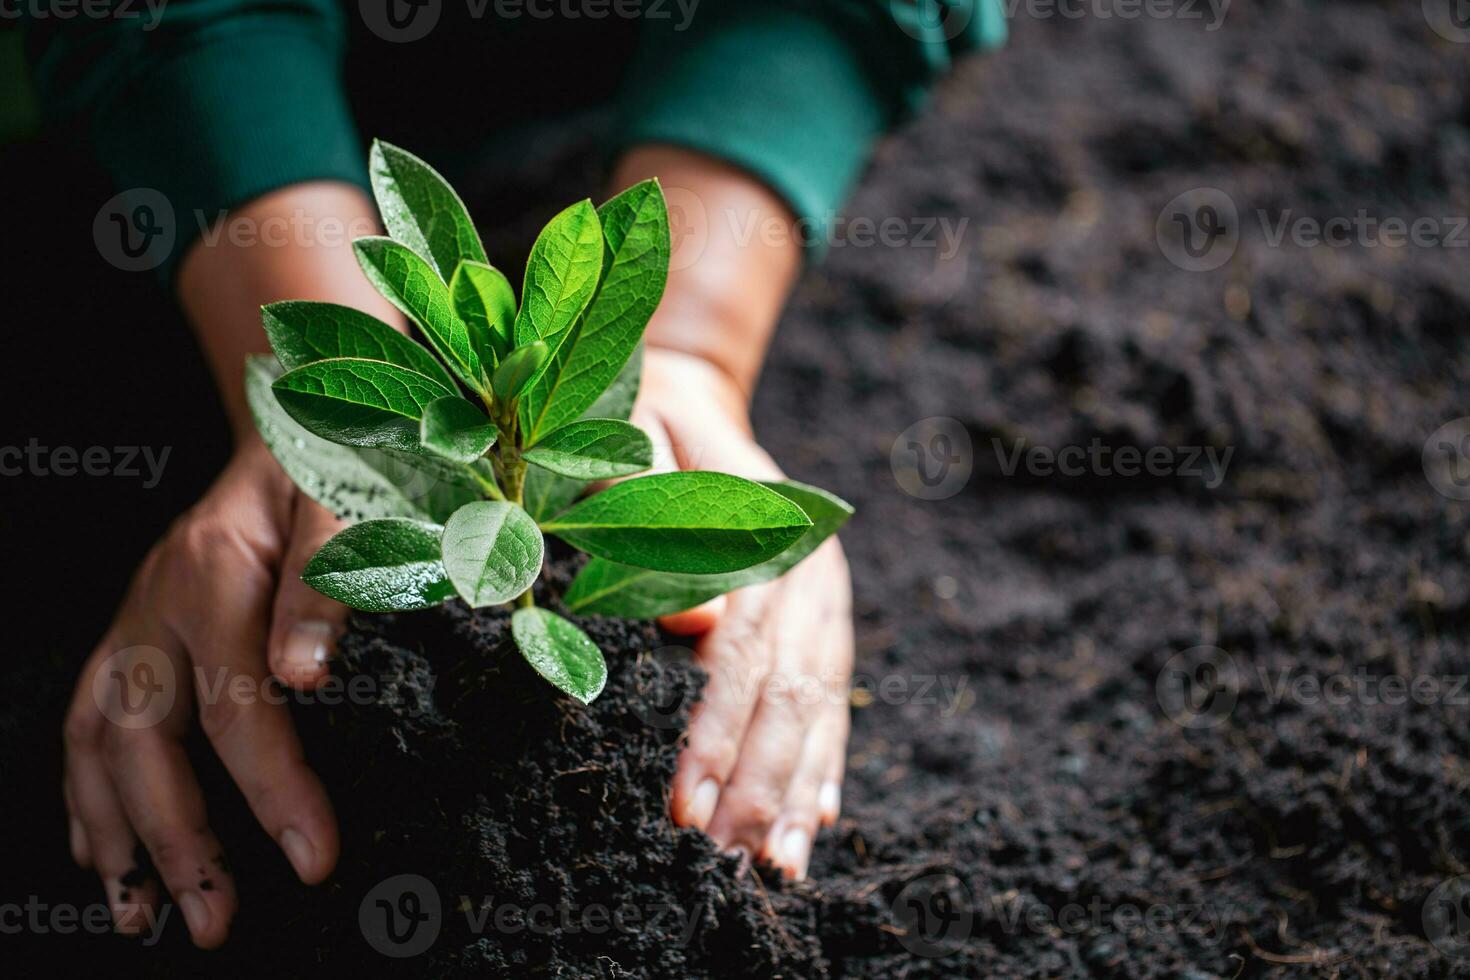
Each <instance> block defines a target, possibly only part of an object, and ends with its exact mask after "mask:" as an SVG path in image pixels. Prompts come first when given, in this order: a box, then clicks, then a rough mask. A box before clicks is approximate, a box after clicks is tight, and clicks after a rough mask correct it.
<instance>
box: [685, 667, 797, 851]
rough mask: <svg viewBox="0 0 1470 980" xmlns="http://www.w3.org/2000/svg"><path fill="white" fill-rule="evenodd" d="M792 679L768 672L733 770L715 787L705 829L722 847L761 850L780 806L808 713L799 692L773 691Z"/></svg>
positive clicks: (788, 783)
mask: <svg viewBox="0 0 1470 980" xmlns="http://www.w3.org/2000/svg"><path fill="white" fill-rule="evenodd" d="M778 655H779V654H778ZM794 680H795V677H792V676H789V674H786V673H782V671H773V673H772V674H770V677H769V679H767V686H766V691H764V693H763V695H761V699H760V704H759V705H757V708H756V717H754V718H753V720H751V724H750V730H748V732H747V733H745V739H744V741H742V742H741V746H739V761H738V763H736V764H735V771H734V773H732V774H731V777H729V782H728V783H726V785H725V789H723V792H720V799H719V807H717V808H716V810H714V817H711V818H710V827H709V833H710V836H711V837H714V840H716V842H719V843H720V845H722V846H725V848H729V849H739V851H744V852H747V854H751V855H760V854H764V852H766V842H767V839H769V836H770V832H772V827H773V826H775V824H776V821H778V820H779V818H781V815H782V811H784V808H785V805H786V795H788V790H789V788H791V779H792V776H794V774H795V770H797V764H798V761H800V757H801V746H803V745H804V743H806V736H807V730H808V729H810V727H811V723H813V714H814V708H813V705H808V704H804V698H798V696H795V695H794V693H792V691H789V689H788V691H778V688H779V686H785V685H789V683H792V682H794ZM794 748H795V751H792V749H794ZM808 842H810V835H808Z"/></svg>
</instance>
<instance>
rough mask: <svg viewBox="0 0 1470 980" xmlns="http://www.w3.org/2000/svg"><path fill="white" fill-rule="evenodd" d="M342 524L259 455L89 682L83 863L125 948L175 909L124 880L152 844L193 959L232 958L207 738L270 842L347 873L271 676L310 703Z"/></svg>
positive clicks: (181, 533)
mask: <svg viewBox="0 0 1470 980" xmlns="http://www.w3.org/2000/svg"><path fill="white" fill-rule="evenodd" d="M339 527H340V524H339V523H338V522H337V520H336V519H335V518H334V517H333V516H332V515H331V514H330V513H328V512H327V511H326V510H324V509H323V508H322V507H320V506H319V505H318V504H316V503H314V502H313V501H311V500H310V499H308V498H307V497H305V496H303V495H302V494H301V493H300V492H299V491H297V490H296V489H295V488H294V487H293V486H292V485H291V483H290V480H289V479H288V478H287V477H286V475H285V473H284V472H282V471H281V469H280V467H279V466H278V465H277V464H276V461H275V460H274V459H272V458H271V456H270V453H269V452H268V451H267V450H266V449H265V447H264V446H263V445H262V444H261V443H260V442H259V440H251V441H247V442H246V443H245V448H242V449H241V450H240V451H238V452H237V453H236V455H235V457H234V459H233V460H232V461H231V462H230V464H229V466H228V467H226V469H225V471H224V472H223V473H222V474H221V475H220V477H219V479H218V480H217V481H216V482H215V484H214V485H213V486H212V487H211V488H210V490H209V492H208V493H206V494H205V496H204V498H203V499H202V500H200V501H199V503H198V504H196V505H195V506H194V508H193V509H192V510H190V511H189V512H188V513H187V514H185V515H184V516H183V517H181V518H179V520H178V521H176V522H175V523H174V525H173V527H172V528H170V530H169V532H168V533H167V534H166V535H164V537H163V539H162V540H161V541H159V542H158V543H157V544H156V545H155V546H154V547H153V550H152V551H151V552H149V554H148V557H147V558H146V559H144V561H143V564H142V566H141V567H140V568H139V569H138V572H137V575H136V576H135V577H134V579H133V582H132V585H131V587H130V589H129V591H128V594H127V598H126V599H124V601H123V604H122V608H121V609H120V610H119V611H118V613H117V617H116V619H115V620H114V622H113V624H112V627H111V628H110V629H109V630H108V631H107V634H106V636H104V637H103V639H102V642H101V643H100V644H98V646H97V649H96V650H95V651H94V652H93V653H92V655H91V657H90V658H89V659H88V660H87V662H86V665H85V666H84V667H83V669H82V674H81V678H80V680H79V681H78V682H77V688H76V692H75V694H74V696H73V698H72V702H71V707H70V710H69V711H68V714H67V718H66V727H65V740H66V771H65V778H64V784H65V793H66V807H67V812H68V814H69V816H70V818H71V828H70V829H71V850H72V854H73V856H74V857H75V858H76V860H77V862H78V863H79V864H81V865H82V866H83V867H90V868H95V869H96V871H97V873H98V875H100V876H101V878H102V883H103V885H104V887H105V888H106V891H107V899H108V902H109V904H110V906H111V908H112V911H113V918H114V922H115V925H116V928H117V929H118V931H120V932H125V933H136V932H141V931H147V930H150V929H151V928H152V925H153V923H154V922H156V921H157V915H158V913H157V908H158V904H159V902H160V901H161V900H163V898H164V896H163V895H162V894H161V893H160V891H159V889H158V884H157V882H153V881H147V882H143V883H141V884H140V883H137V882H136V880H135V879H134V878H129V883H127V884H124V882H123V878H124V877H125V876H128V872H129V871H131V870H133V869H134V868H136V867H137V864H138V862H137V860H136V859H135V857H134V853H135V849H136V847H137V846H138V844H139V843H140V842H141V844H142V846H143V847H144V848H146V849H147V851H148V854H149V856H150V857H151V858H152V861H153V864H154V866H155V867H156V868H157V869H158V873H159V876H160V877H161V878H162V884H163V887H164V888H166V889H167V891H168V894H169V895H170V896H172V898H173V900H174V902H176V903H177V905H178V907H179V909H180V910H181V911H182V912H183V916H184V919H185V920H186V922H187V923H188V927H189V932H190V934H191V935H192V937H193V939H194V942H195V943H196V944H197V945H199V946H203V947H206V948H209V947H214V946H218V945H219V944H220V943H222V942H223V941H224V939H225V937H226V935H227V934H228V932H229V926H230V919H231V917H232V916H233V915H234V913H235V904H236V899H235V885H234V880H233V878H232V876H231V874H230V872H229V870H228V869H229V864H228V862H227V861H226V859H225V857H224V854H225V849H224V848H223V847H222V846H221V844H220V842H219V840H218V839H216V837H215V835H214V833H213V831H212V830H211V829H210V826H209V818H208V815H207V814H206V813H205V806H204V799H203V796H202V795H201V793H200V789H199V784H198V782H197V781H196V779H195V777H194V773H193V772H192V771H191V769H190V767H189V763H188V759H187V757H186V755H185V752H184V747H183V745H182V739H183V738H184V736H185V735H186V734H187V733H188V731H189V729H190V725H191V721H192V718H193V716H194V714H195V708H196V707H197V710H198V718H199V724H200V727H201V728H202V729H203V731H204V734H205V735H206V736H207V737H208V738H209V740H210V742H211V743H212V745H213V747H214V750H215V751H216V752H217V753H218V754H219V757H220V759H221V760H223V762H224V764H225V766H226V767H227V768H228V770H229V772H230V775H231V776H232V777H233V778H234V780H235V782H236V783H237V784H238V785H239V787H240V790H241V791H242V792H243V793H244V795H245V798H246V800H247V801H249V804H250V808H251V809H252V810H253V811H254V813H255V816H256V818H257V819H258V820H259V821H260V823H261V825H262V826H263V827H264V828H265V830H266V832H267V833H269V834H270V835H271V837H272V838H274V839H275V840H276V842H277V843H278V844H279V845H280V847H281V850H282V851H284V852H285V854H286V857H287V858H288V859H289V860H290V862H291V865H292V867H294V868H295V870H296V873H297V874H298V875H299V876H300V877H301V880H302V881H304V882H307V883H308V884H314V883H316V882H319V881H321V880H322V879H323V878H325V877H326V876H327V875H328V874H329V873H330V872H331V870H332V867H333V866H334V865H335V864H336V861H337V849H338V840H337V827H336V821H335V818H334V817H333V814H332V807H331V804H330V802H329V801H328V800H327V795H326V792H325V791H324V790H323V789H322V784H321V781H320V780H318V779H317V776H316V774H315V773H313V772H312V771H311V769H310V768H308V767H307V765H306V763H305V761H304V759H303V756H302V750H301V743H300V742H299V740H298V739H297V736H296V732H295V730H294V728H293V727H292V725H291V720H290V716H289V714H288V713H287V709H286V707H285V705H284V704H283V703H282V699H281V696H280V692H279V691H278V690H276V689H274V688H272V687H269V686H268V685H269V684H270V683H271V682H270V680H269V678H270V676H271V675H272V674H274V675H275V676H276V677H279V678H281V679H282V680H285V681H287V682H289V683H290V684H291V685H293V686H295V687H299V688H303V689H309V688H311V687H313V686H315V685H316V684H318V683H319V682H320V681H321V680H322V679H323V678H324V677H326V675H327V667H326V663H325V660H326V654H327V651H328V649H329V647H330V645H331V644H332V642H333V641H334V639H335V636H336V634H337V632H338V631H339V630H340V628H341V625H342V622H343V619H344V617H345V615H346V607H345V606H342V605H340V604H338V603H336V602H333V601H332V600H330V599H327V598H326V597H325V596H322V595H320V594H319V593H317V592H315V591H313V590H312V589H310V588H309V587H307V586H306V585H305V584H304V583H302V582H301V580H300V575H301V570H302V568H303V567H304V566H305V564H306V562H307V560H308V559H309V558H310V557H311V556H312V555H313V554H314V553H315V552H316V550H317V548H319V547H320V546H321V544H322V542H323V541H325V540H326V539H327V538H328V537H330V536H331V535H332V534H333V533H334V532H335V531H336V530H337V529H338V528H339Z"/></svg>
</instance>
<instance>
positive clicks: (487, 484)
mask: <svg viewBox="0 0 1470 980" xmlns="http://www.w3.org/2000/svg"><path fill="white" fill-rule="evenodd" d="M469 470H470V475H471V476H473V477H474V478H475V482H476V483H478V484H479V485H480V489H481V490H484V491H485V494H486V496H488V497H489V498H490V499H491V500H504V499H505V494H503V493H501V492H500V487H498V486H496V484H495V480H494V479H493V478H491V477H487V476H485V474H484V473H481V472H480V471H479V470H478V469H476V468H475V467H474V466H470V468H469Z"/></svg>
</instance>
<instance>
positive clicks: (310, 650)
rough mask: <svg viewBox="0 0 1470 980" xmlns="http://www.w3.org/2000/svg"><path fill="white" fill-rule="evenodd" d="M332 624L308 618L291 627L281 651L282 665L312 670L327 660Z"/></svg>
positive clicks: (295, 668) (289, 667)
mask: <svg viewBox="0 0 1470 980" xmlns="http://www.w3.org/2000/svg"><path fill="white" fill-rule="evenodd" d="M333 632H334V631H333V629H332V624H331V623H326V622H323V621H321V620H319V619H308V620H305V621H304V622H300V623H297V624H296V625H295V626H292V627H291V630H290V632H288V633H287V634H286V647H285V649H284V650H283V651H282V656H283V657H284V659H285V661H286V662H285V664H284V665H283V666H285V667H287V668H288V669H291V670H313V669H315V668H317V667H320V666H321V665H322V664H324V663H326V662H327V657H328V655H329V654H330V653H331V643H332V634H333Z"/></svg>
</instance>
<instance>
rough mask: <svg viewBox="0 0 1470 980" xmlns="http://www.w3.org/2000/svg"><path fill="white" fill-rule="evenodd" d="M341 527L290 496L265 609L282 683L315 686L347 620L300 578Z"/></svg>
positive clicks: (273, 665)
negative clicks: (271, 600) (272, 593)
mask: <svg viewBox="0 0 1470 980" xmlns="http://www.w3.org/2000/svg"><path fill="white" fill-rule="evenodd" d="M342 527H343V524H342V522H341V521H339V520H337V518H335V517H333V516H332V514H331V512H330V511H328V510H327V509H326V508H324V507H322V506H321V505H320V504H318V503H316V502H315V501H313V500H311V499H310V498H308V497H307V496H306V495H305V494H300V493H298V494H297V495H296V504H295V508H294V512H293V515H292V522H291V537H290V540H289V542H288V543H287V546H286V553H285V555H284V557H283V559H282V563H281V574H280V579H279V581H278V584H277V586H276V601H275V608H274V610H273V611H272V613H271V632H270V666H271V672H272V673H273V674H275V676H277V677H279V678H280V679H281V680H282V681H283V682H284V683H286V684H289V685H290V686H292V687H295V688H299V689H302V690H309V689H311V688H314V687H316V685H318V684H320V683H321V682H322V681H323V680H324V679H325V678H326V677H327V675H328V673H329V669H328V667H327V659H328V658H329V657H330V656H331V652H332V649H333V646H334V645H335V643H336V640H337V637H338V635H339V634H340V633H341V632H342V626H343V624H344V623H345V622H346V621H347V607H346V606H344V605H342V603H340V602H337V601H336V600H335V599H329V598H327V597H326V596H324V595H322V594H321V593H320V592H318V591H316V590H315V589H313V588H312V587H311V586H309V585H307V584H306V583H305V582H303V581H301V573H302V571H303V570H304V569H305V568H306V563H307V562H309V561H310V560H311V558H312V556H313V555H315V554H316V553H317V550H318V549H320V548H321V546H322V545H323V544H325V543H326V540H327V539H328V538H330V537H331V536H332V535H334V534H336V533H337V532H338V531H339V530H341V529H342Z"/></svg>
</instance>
